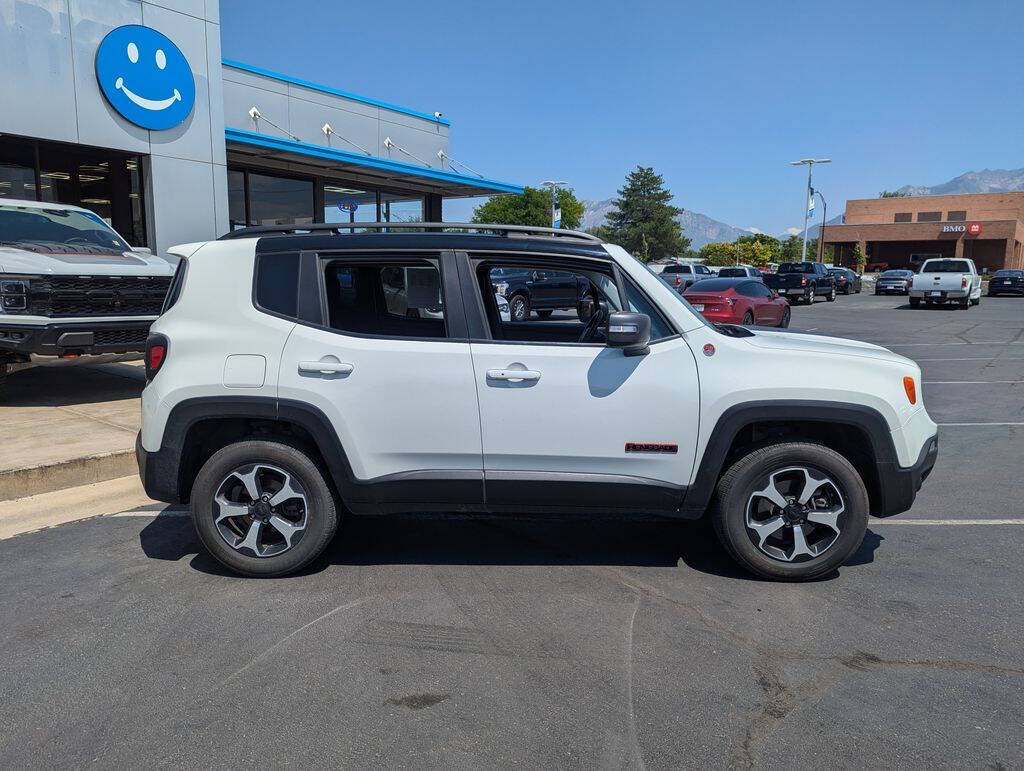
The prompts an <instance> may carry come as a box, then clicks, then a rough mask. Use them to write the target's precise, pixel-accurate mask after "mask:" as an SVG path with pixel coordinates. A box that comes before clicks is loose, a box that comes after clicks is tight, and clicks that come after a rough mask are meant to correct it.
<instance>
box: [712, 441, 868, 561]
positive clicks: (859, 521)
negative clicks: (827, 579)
mask: <svg viewBox="0 0 1024 771" xmlns="http://www.w3.org/2000/svg"><path fill="white" fill-rule="evenodd" d="M793 466H798V467H807V468H809V469H810V470H812V471H813V472H814V473H815V474H816V475H818V476H824V477H826V478H827V479H828V480H829V481H830V482H832V483H833V484H834V486H835V489H836V490H838V492H839V494H840V495H841V496H842V502H843V505H844V509H843V512H842V513H841V514H839V516H838V519H837V522H838V523H839V534H838V536H836V537H835V539H834V541H833V542H832V543H831V544H830V545H828V546H827V548H825V549H824V550H823V551H822V553H821V554H819V555H818V556H813V557H810V558H809V559H806V560H803V561H794V562H786V561H783V560H782V559H778V558H775V557H772V556H769V555H768V554H767V553H765V552H764V551H762V550H761V549H760V548H759V547H758V545H757V544H756V543H755V542H754V540H753V539H754V538H755V536H754V535H753V533H752V531H751V530H750V529H749V528H748V527H747V524H746V518H747V507H748V503H749V502H750V500H751V498H752V496H753V495H754V493H755V492H756V491H757V490H760V489H762V487H761V485H763V484H764V480H765V479H766V478H768V476H769V475H770V474H772V473H775V472H778V471H780V470H782V469H786V468H789V467H793ZM868 509H869V501H868V493H867V489H866V488H865V486H864V481H863V480H862V479H861V478H860V475H859V474H858V473H857V470H856V469H855V468H854V467H853V465H852V464H851V463H850V462H849V461H848V460H847V459H846V458H844V457H843V456H842V455H840V454H839V453H837V452H836V451H835V450H832V449H829V448H828V447H825V446H823V445H820V444H811V443H809V442H785V443H782V444H773V445H769V446H768V447H762V448H761V449H758V450H754V451H752V452H750V453H749V454H747V455H746V456H744V457H743V458H741V459H740V460H738V461H737V462H736V463H734V464H733V465H732V466H731V467H730V468H729V469H728V470H727V471H726V472H725V474H723V475H722V477H721V479H719V480H718V485H717V486H716V488H715V495H714V499H713V500H712V503H711V522H712V524H713V525H714V528H715V533H716V535H717V536H718V539H719V541H721V543H722V546H723V547H725V550H726V551H727V552H728V553H729V554H730V556H732V558H733V559H735V560H736V561H737V562H738V563H739V564H740V565H742V566H743V567H744V568H746V569H747V570H749V571H751V572H752V573H755V574H756V575H759V576H761V577H763V578H768V579H771V580H773V581H810V580H813V579H815V578H820V577H822V576H825V575H828V574H829V573H831V572H833V571H834V570H836V569H837V568H838V567H839V566H840V565H842V564H843V563H844V562H846V561H847V560H848V559H849V558H850V556H851V555H852V554H853V553H854V552H855V551H857V549H858V548H859V547H860V545H861V542H862V541H863V540H864V533H865V531H866V530H867V524H868ZM786 527H788V526H786ZM782 529H783V530H784V529H785V528H782Z"/></svg>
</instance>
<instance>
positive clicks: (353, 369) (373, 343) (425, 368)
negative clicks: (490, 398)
mask: <svg viewBox="0 0 1024 771" xmlns="http://www.w3.org/2000/svg"><path fill="white" fill-rule="evenodd" d="M451 259H453V258H452V256H451V253H408V254H407V253H400V254H396V253H387V254H380V255H374V254H351V253H335V254H320V255H319V256H318V258H317V263H316V265H317V280H318V281H319V282H320V290H321V302H322V306H323V318H322V320H321V321H322V323H320V324H309V323H302V322H300V323H299V324H297V325H296V326H295V328H294V330H293V331H292V334H291V336H290V337H289V339H288V342H287V343H286V344H285V349H284V354H283V356H282V363H281V372H280V378H279V397H280V399H281V402H282V405H284V404H285V403H286V400H294V401H298V402H301V403H305V404H308V405H312V406H314V407H316V408H317V409H319V410H320V411H321V412H322V413H323V414H324V415H325V416H326V417H327V419H328V420H329V422H330V423H331V425H332V427H333V429H334V431H335V433H336V434H337V436H338V439H340V441H341V445H342V447H343V449H344V451H345V453H346V455H347V457H348V462H349V465H350V466H351V472H352V474H353V475H354V477H355V478H356V480H358V481H360V482H368V483H371V484H372V485H373V486H374V487H375V488H376V489H377V490H379V491H381V492H380V495H385V493H386V492H387V491H388V490H395V489H399V488H400V489H401V490H403V491H404V494H407V495H412V496H413V497H414V498H416V500H419V501H422V503H423V504H425V505H426V504H437V503H442V502H444V501H449V502H451V503H452V504H463V503H474V502H475V503H479V502H481V501H482V481H481V479H482V467H481V452H480V419H479V412H478V410H477V402H476V398H477V397H476V386H475V385H474V382H473V368H472V362H471V359H470V348H469V343H468V341H467V339H466V338H467V335H466V333H465V314H464V313H463V311H462V306H461V298H460V296H459V290H458V285H457V284H452V281H453V280H454V276H455V269H454V267H451V266H450V265H446V263H447V262H449V261H450V260H451ZM449 271H450V272H449ZM453 286H454V290H453V289H452V287H453ZM452 298H454V300H453V299H452ZM421 482H422V483H423V484H419V483H421ZM417 496H419V497H417ZM431 496H433V497H431ZM378 497H379V496H378ZM391 502H395V501H393V500H392V501H391Z"/></svg>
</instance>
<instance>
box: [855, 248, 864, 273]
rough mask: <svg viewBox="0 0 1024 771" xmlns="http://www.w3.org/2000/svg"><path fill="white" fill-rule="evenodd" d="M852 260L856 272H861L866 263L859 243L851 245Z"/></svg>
mask: <svg viewBox="0 0 1024 771" xmlns="http://www.w3.org/2000/svg"><path fill="white" fill-rule="evenodd" d="M853 262H854V264H855V265H856V266H857V272H858V273H863V272H864V266H865V265H867V264H868V258H867V255H866V254H864V252H863V251H861V248H860V244H856V245H855V246H854V247H853Z"/></svg>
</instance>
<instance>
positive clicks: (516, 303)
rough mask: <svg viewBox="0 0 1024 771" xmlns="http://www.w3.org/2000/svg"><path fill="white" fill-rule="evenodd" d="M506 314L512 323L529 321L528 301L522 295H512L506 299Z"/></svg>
mask: <svg viewBox="0 0 1024 771" xmlns="http://www.w3.org/2000/svg"><path fill="white" fill-rule="evenodd" d="M508 313H509V318H510V319H512V321H529V320H530V301H529V300H528V299H527V298H526V295H524V294H514V295H512V296H511V297H510V298H508Z"/></svg>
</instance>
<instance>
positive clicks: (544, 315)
mask: <svg viewBox="0 0 1024 771" xmlns="http://www.w3.org/2000/svg"><path fill="white" fill-rule="evenodd" d="M552 313H554V311H537V315H538V316H540V317H541V318H542V319H546V318H548V317H550V316H551V314H552Z"/></svg>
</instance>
